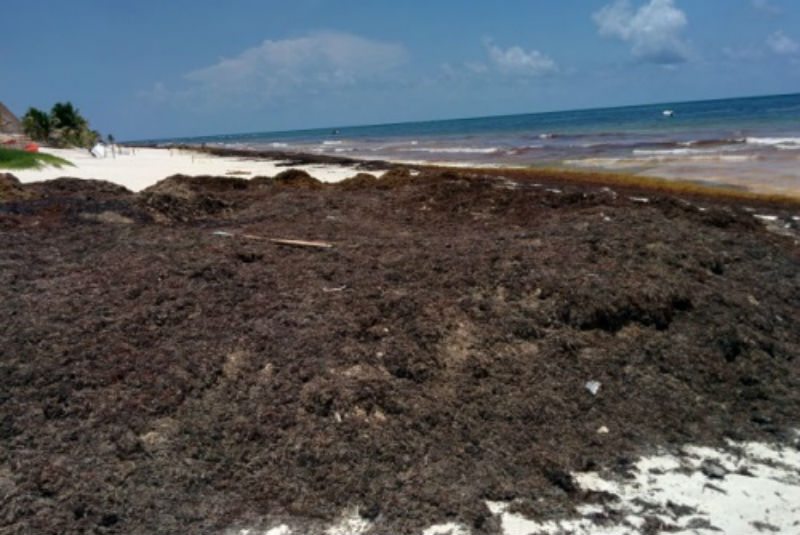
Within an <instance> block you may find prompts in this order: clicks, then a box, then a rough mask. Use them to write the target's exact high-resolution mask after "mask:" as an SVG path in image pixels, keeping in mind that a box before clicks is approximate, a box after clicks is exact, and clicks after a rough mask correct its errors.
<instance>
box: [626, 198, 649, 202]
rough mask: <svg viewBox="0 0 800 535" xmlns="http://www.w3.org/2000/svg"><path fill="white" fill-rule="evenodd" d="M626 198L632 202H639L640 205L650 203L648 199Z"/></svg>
mask: <svg viewBox="0 0 800 535" xmlns="http://www.w3.org/2000/svg"><path fill="white" fill-rule="evenodd" d="M628 198H629V199H630V200H632V201H633V202H640V203H648V202H650V199H648V198H647V197H628Z"/></svg>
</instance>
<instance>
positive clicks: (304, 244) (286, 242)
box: [215, 231, 333, 249]
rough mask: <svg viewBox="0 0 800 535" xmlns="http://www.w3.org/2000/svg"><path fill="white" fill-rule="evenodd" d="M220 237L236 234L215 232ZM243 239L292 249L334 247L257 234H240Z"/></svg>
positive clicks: (320, 243)
mask: <svg viewBox="0 0 800 535" xmlns="http://www.w3.org/2000/svg"><path fill="white" fill-rule="evenodd" d="M215 234H217V235H218V236H234V234H230V233H228V232H222V231H218V232H215ZM239 236H241V237H242V238H247V239H248V240H260V241H268V242H272V243H274V244H276V245H288V246H290V247H315V248H317V249H330V248H331V247H333V244H332V243H328V242H324V241H308V240H287V239H283V238H267V237H266V236H256V235H255V234H240V235H239Z"/></svg>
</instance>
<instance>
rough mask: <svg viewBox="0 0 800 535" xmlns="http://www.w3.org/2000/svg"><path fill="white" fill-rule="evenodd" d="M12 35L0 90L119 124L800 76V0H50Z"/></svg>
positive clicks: (532, 107) (253, 121) (724, 86)
mask: <svg viewBox="0 0 800 535" xmlns="http://www.w3.org/2000/svg"><path fill="white" fill-rule="evenodd" d="M0 35H2V36H3V39H2V43H0V101H3V102H5V103H6V105H7V106H9V108H11V110H12V111H14V112H16V113H18V114H20V115H21V114H22V113H24V112H25V110H26V109H27V108H28V107H29V106H36V107H39V108H45V109H49V108H50V106H51V105H52V104H53V103H54V102H55V101H58V100H70V101H72V102H73V103H74V104H75V105H76V106H77V107H78V108H79V109H80V110H81V112H82V113H83V114H84V115H85V116H86V117H87V118H89V120H90V121H91V122H92V125H93V126H94V127H96V128H98V129H99V130H100V131H101V132H102V133H104V134H107V133H113V134H114V135H115V136H116V137H117V138H118V139H143V138H163V137H171V136H194V135H212V134H224V133H243V132H261V131H273V130H291V129H300V128H311V127H333V126H345V125H358V124H377V123H386V122H401V121H414V120H427V119H441V118H455V117H474V116H485V115H498V114H511V113H528V112H539V111H552V110H563V109H574V108H587V107H602V106H617V105H626V104H640V103H654V102H670V101H680V100H695V99H707V98H722V97H732V96H748V95H764V94H778V93H796V92H800V2H798V1H797V0H703V1H698V0H574V1H572V0H571V1H569V2H564V1H556V0H547V1H545V0H541V1H538V0H537V1H533V0H470V1H464V0H425V1H423V0H419V1H416V0H407V1H402V2H400V1H397V0H292V1H291V2H288V1H285V0H284V1H277V0H276V1H268V0H231V1H230V2H226V3H223V2H221V1H212V0H171V1H168V2H163V1H158V2H156V1H152V2H150V1H146V0H137V1H132V2H108V1H102V2H101V1H92V0H79V1H75V2H66V1H62V0H38V1H37V2H9V4H8V5H6V6H5V7H4V9H3V17H2V19H0Z"/></svg>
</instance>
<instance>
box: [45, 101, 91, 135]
mask: <svg viewBox="0 0 800 535" xmlns="http://www.w3.org/2000/svg"><path fill="white" fill-rule="evenodd" d="M50 116H51V117H52V119H53V123H54V125H55V127H56V128H64V129H66V130H83V129H84V128H86V126H87V125H88V124H89V123H88V121H86V119H84V118H83V117H81V114H80V112H79V111H78V110H77V109H76V108H75V107H74V106H73V105H72V102H56V103H55V104H53V109H52V110H50Z"/></svg>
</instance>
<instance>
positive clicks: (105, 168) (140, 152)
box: [12, 147, 380, 191]
mask: <svg viewBox="0 0 800 535" xmlns="http://www.w3.org/2000/svg"><path fill="white" fill-rule="evenodd" d="M40 150H41V152H45V153H48V154H53V155H55V156H58V157H60V158H64V159H65V160H67V161H69V162H71V163H72V164H74V167H61V168H57V167H49V166H48V167H43V168H41V169H21V170H14V171H12V174H13V175H14V176H16V177H17V178H18V179H19V180H20V182H23V183H28V182H38V181H42V180H52V179H54V178H59V177H64V176H67V177H73V178H87V179H88V178H94V179H101V180H107V181H109V182H113V183H115V184H119V185H121V186H125V187H126V188H128V189H129V190H131V191H140V190H143V189H145V188H147V187H148V186H152V185H153V184H155V183H156V182H158V181H160V180H162V179H164V178H166V177H168V176H171V175H175V174H184V175H191V176H199V175H212V176H236V177H240V178H252V177H255V176H274V175H276V174H278V173H280V172H281V171H284V170H286V169H287V168H288V167H286V166H285V165H281V163H282V162H280V161H278V160H263V159H251V158H233V157H222V156H212V155H209V154H202V153H198V152H193V151H185V150H178V149H161V148H137V149H135V150H134V149H132V148H128V147H123V148H122V150H121V151H120V152H119V153H118V154H116V155H115V156H114V155H112V154H111V153H110V152H109V154H108V155H106V157H105V158H95V157H94V156H92V155H91V154H90V153H89V151H87V150H81V149H52V148H42V149H40ZM291 167H292V168H293V169H302V170H304V171H306V172H308V173H309V174H310V175H312V176H313V177H314V178H316V179H317V180H320V181H322V182H338V181H340V180H344V179H345V178H348V177H351V176H353V175H355V174H357V173H358V172H359V171H358V170H356V169H355V168H353V167H346V166H341V165H334V164H313V165H297V166H295V165H293V166H291ZM373 174H375V173H373ZM379 174H380V173H378V175H379Z"/></svg>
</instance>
